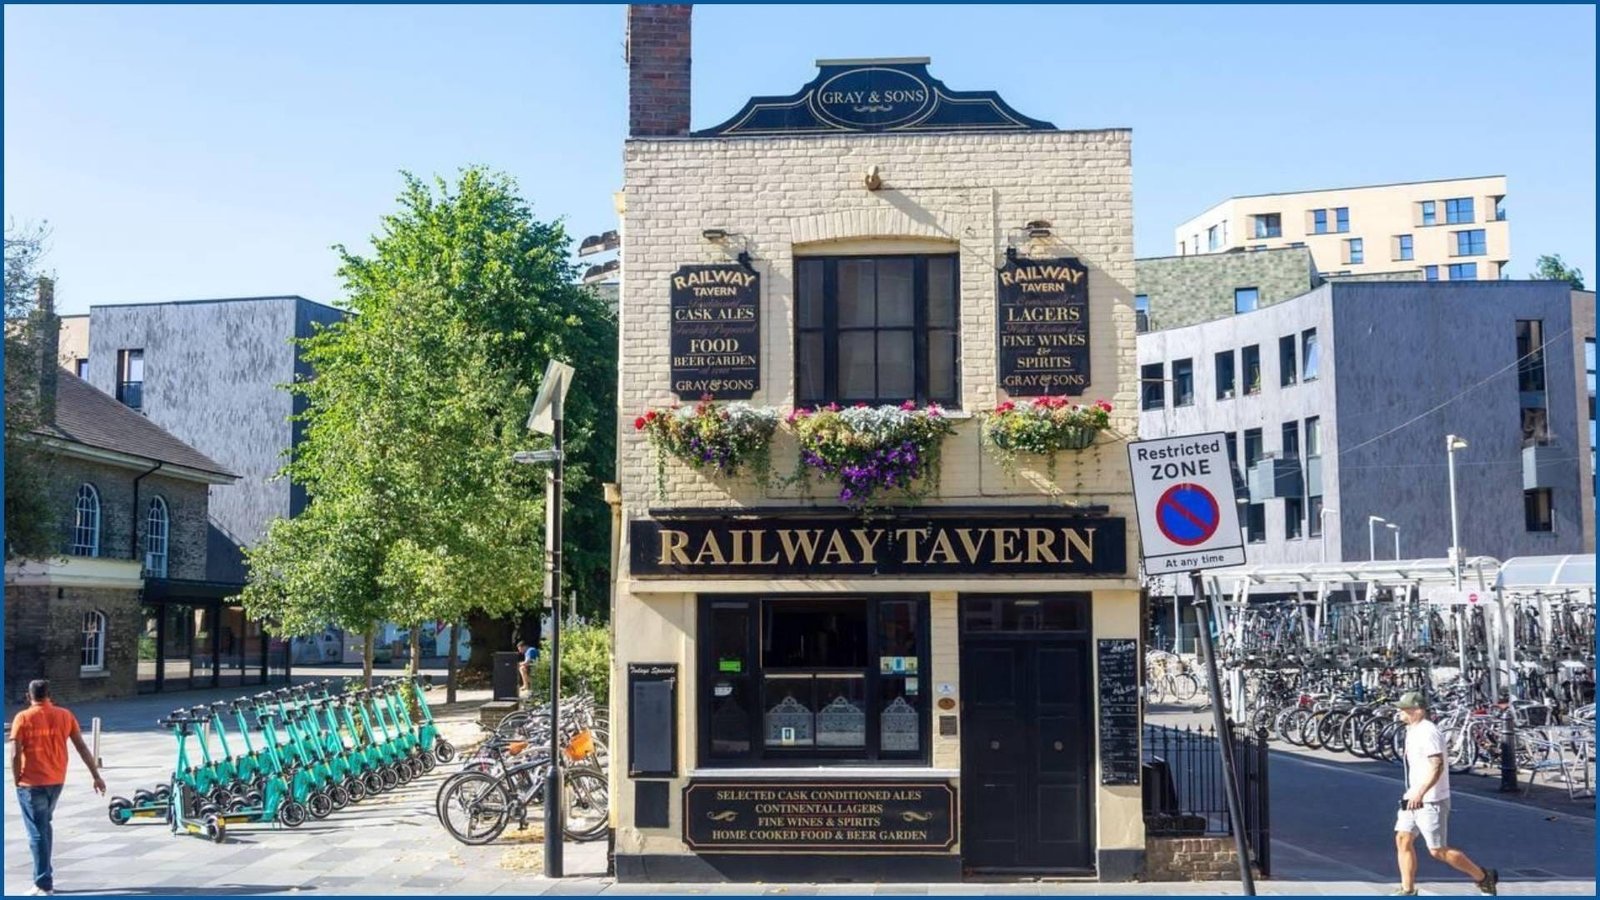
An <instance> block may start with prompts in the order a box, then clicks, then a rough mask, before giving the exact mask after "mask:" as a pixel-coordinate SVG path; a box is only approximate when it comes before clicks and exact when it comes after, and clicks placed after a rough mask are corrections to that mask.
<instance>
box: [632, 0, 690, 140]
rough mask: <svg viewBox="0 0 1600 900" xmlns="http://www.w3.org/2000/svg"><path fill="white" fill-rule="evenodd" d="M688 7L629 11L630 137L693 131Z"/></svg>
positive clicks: (679, 134) (639, 5) (670, 5)
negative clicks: (690, 113) (690, 104)
mask: <svg viewBox="0 0 1600 900" xmlns="http://www.w3.org/2000/svg"><path fill="white" fill-rule="evenodd" d="M693 9H694V6H693V5H692V4H688V3H662V4H642V3H635V4H631V5H629V7H628V34H627V51H626V52H627V57H628V136H629V137H682V136H684V135H687V134H688V133H689V14H690V12H691V11H692V10H693Z"/></svg>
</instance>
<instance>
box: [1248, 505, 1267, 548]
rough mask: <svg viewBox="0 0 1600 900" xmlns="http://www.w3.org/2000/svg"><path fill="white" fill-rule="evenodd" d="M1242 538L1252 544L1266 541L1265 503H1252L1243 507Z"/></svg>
mask: <svg viewBox="0 0 1600 900" xmlns="http://www.w3.org/2000/svg"><path fill="white" fill-rule="evenodd" d="M1244 539H1245V540H1246V541H1247V542H1249V543H1252V544H1263V543H1266V540H1267V505H1266V504H1265V503H1252V504H1250V505H1249V506H1246V507H1245V514H1244Z"/></svg>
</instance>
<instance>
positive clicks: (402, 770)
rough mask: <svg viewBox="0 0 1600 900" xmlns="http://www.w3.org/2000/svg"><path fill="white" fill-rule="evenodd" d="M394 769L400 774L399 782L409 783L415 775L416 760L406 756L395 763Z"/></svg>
mask: <svg viewBox="0 0 1600 900" xmlns="http://www.w3.org/2000/svg"><path fill="white" fill-rule="evenodd" d="M394 770H395V773H396V774H398V775H399V776H400V781H401V783H410V782H411V781H412V780H414V779H415V778H416V777H417V761H416V760H414V759H412V758H411V757H409V756H408V757H406V758H405V759H402V760H400V761H399V762H397V763H395V765H394Z"/></svg>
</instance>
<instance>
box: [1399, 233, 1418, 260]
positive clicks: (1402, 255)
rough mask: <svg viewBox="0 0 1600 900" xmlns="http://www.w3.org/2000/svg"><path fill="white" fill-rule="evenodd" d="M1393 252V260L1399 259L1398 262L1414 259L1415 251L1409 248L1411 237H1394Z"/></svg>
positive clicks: (1406, 235)
mask: <svg viewBox="0 0 1600 900" xmlns="http://www.w3.org/2000/svg"><path fill="white" fill-rule="evenodd" d="M1394 250H1395V255H1394V258H1395V259H1399V260H1407V259H1414V258H1415V256H1414V254H1415V251H1414V249H1413V248H1412V246H1411V235H1409V234H1402V235H1398V236H1396V237H1395V245H1394Z"/></svg>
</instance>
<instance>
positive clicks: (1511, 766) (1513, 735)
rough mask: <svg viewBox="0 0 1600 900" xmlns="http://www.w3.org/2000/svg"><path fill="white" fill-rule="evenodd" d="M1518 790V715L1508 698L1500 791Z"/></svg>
mask: <svg viewBox="0 0 1600 900" xmlns="http://www.w3.org/2000/svg"><path fill="white" fill-rule="evenodd" d="M1516 790H1517V717H1516V715H1515V714H1514V713H1512V711H1511V699H1510V698H1509V697H1508V698H1506V708H1505V713H1504V719H1503V720H1502V721H1501V724H1500V793H1502V794H1510V793H1514V792H1515V791H1516Z"/></svg>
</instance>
